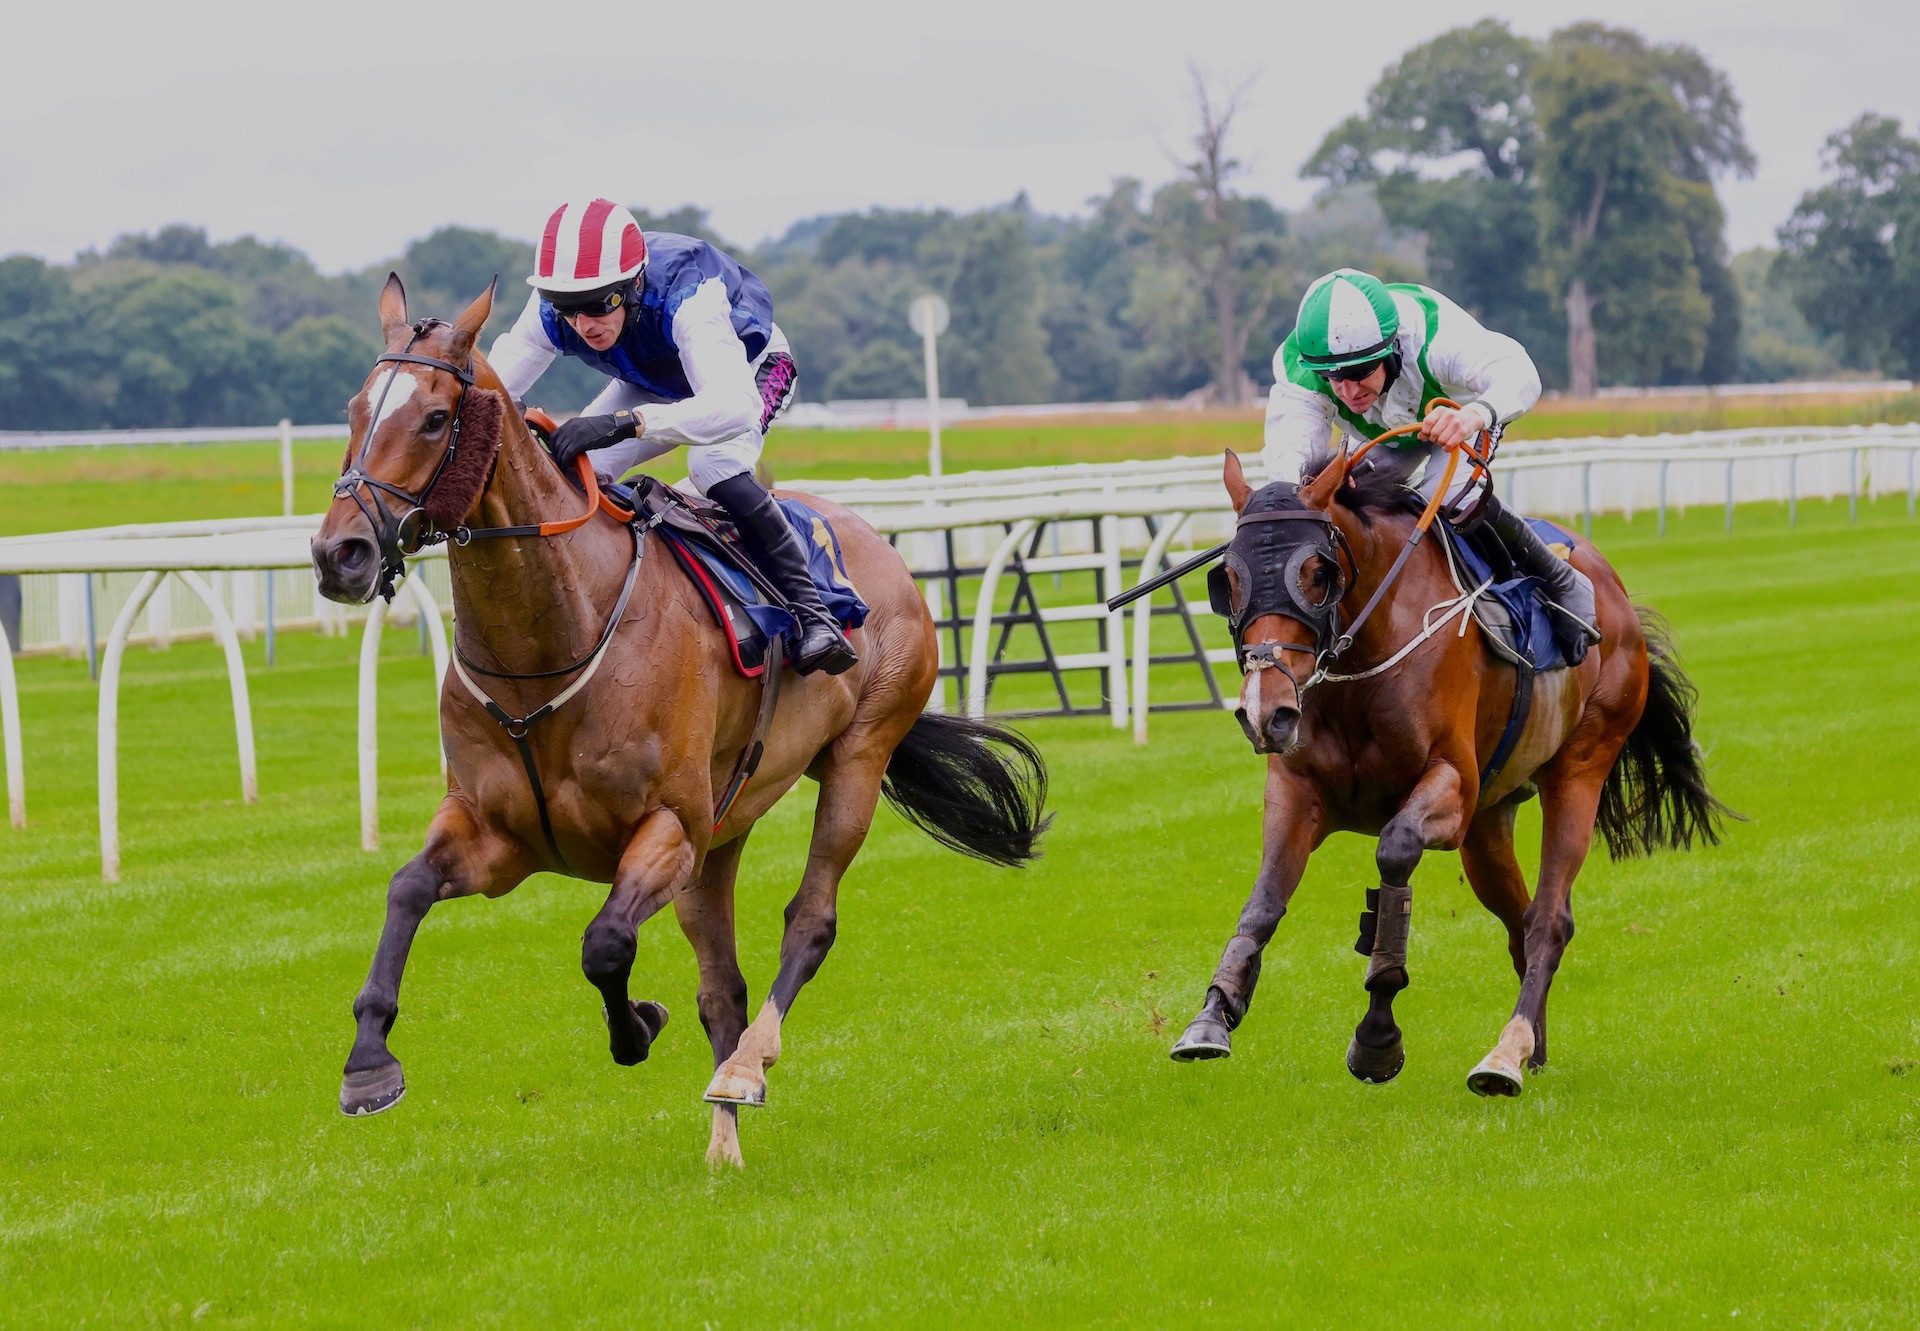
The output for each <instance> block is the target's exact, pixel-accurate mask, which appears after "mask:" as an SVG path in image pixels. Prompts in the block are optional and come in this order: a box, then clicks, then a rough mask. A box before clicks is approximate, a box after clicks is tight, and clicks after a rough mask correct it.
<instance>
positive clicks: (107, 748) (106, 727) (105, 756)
mask: <svg viewBox="0 0 1920 1331" xmlns="http://www.w3.org/2000/svg"><path fill="white" fill-rule="evenodd" d="M165 576H166V574H165V573H164V572H162V571H161V570H159V569H149V570H148V571H147V572H145V573H143V574H141V575H140V581H139V583H138V584H137V585H135V587H134V589H133V595H132V596H131V597H129V598H128V600H127V603H126V605H125V606H123V607H122V608H121V610H120V614H119V616H118V617H117V618H115V620H114V621H113V631H112V632H111V633H109V634H107V650H106V652H105V653H104V654H103V655H102V656H101V658H100V736H99V773H100V876H101V877H102V878H104V879H106V880H107V881H108V882H109V883H117V882H119V881H120V658H121V657H123V656H125V655H126V654H127V635H128V634H129V633H131V632H132V631H133V621H134V620H135V619H137V618H139V615H140V611H141V609H142V608H143V607H144V606H145V605H146V603H147V598H148V597H150V596H152V595H153V589H154V588H155V587H158V586H159V585H160V579H162V578H164V577H165Z"/></svg>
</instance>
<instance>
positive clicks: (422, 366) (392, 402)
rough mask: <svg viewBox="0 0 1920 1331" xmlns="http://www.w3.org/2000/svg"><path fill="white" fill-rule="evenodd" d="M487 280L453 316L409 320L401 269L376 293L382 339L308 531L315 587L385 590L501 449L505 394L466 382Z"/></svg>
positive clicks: (346, 596)
mask: <svg viewBox="0 0 1920 1331" xmlns="http://www.w3.org/2000/svg"><path fill="white" fill-rule="evenodd" d="M492 310H493V287H492V286H489V287H488V288H487V289H486V290H485V291H484V292H482V293H481V294H480V296H479V298H478V299H476V300H475V301H474V302H473V303H472V304H471V305H469V306H467V308H466V311H465V313H463V314H461V316H460V317H459V318H458V319H456V320H454V321H453V322H452V323H450V324H448V323H442V322H441V321H440V320H438V319H422V320H420V321H419V322H417V323H410V322H408V320H407V293H406V289H405V288H404V287H403V286H401V285H400V278H399V276H398V275H397V274H393V273H389V274H388V275H387V285H386V287H385V288H384V289H383V290H382V291H381V293H380V326H381V329H382V331H383V332H384V333H385V334H386V339H387V349H386V351H385V352H384V353H383V354H382V355H381V356H380V358H379V359H378V360H377V361H375V362H374V366H373V371H372V373H371V374H369V375H368V376H367V381H366V383H364V384H363V385H361V388H360V391H359V392H358V393H356V394H355V395H354V397H353V399H352V400H351V401H350V402H349V403H348V404H347V421H348V427H349V437H348V441H347V457H346V462H345V463H344V464H343V466H342V468H341V472H340V479H339V481H337V482H336V483H335V484H334V487H333V504H332V506H331V507H330V508H328V509H327V514H326V517H325V518H324V519H323V520H322V521H321V523H320V530H319V532H318V533H316V534H315V536H314V538H313V547H312V548H313V571H314V576H315V577H316V578H317V579H318V581H319V585H320V593H321V595H323V596H325V597H327V598H328V599H330V600H334V601H350V602H359V601H371V600H372V599H373V598H374V596H375V594H379V595H382V596H386V597H389V598H391V597H392V595H393V588H394V583H395V582H396V581H397V580H398V579H399V578H400V577H401V576H402V575H403V574H404V573H405V572H406V557H407V556H408V555H410V554H412V553H413V552H414V551H416V550H418V549H419V548H420V547H421V546H422V545H423V544H426V543H427V542H428V541H431V540H435V539H439V538H440V537H442V536H444V535H447V534H448V533H451V532H453V531H454V529H455V528H457V527H458V526H459V525H460V523H461V522H462V521H463V520H464V519H465V518H466V516H467V514H468V513H469V512H470V511H471V510H472V508H473V505H474V502H475V501H476V500H477V499H478V498H479V495H480V492H481V490H482V489H484V488H485V486H486V481H487V475H488V473H489V472H490V471H491V469H492V467H493V461H494V457H495V455H496V454H497V453H498V452H499V449H500V430H501V425H502V422H503V420H504V418H505V415H506V398H505V396H504V395H503V394H501V393H499V392H497V391H495V390H493V389H491V388H483V387H480V386H478V385H477V384H476V383H475V382H474V355H473V348H474V343H475V341H476V340H477V339H478V338H479V336H480V329H481V327H482V326H483V325H485V323H486V321H487V315H488V314H490V313H491V312H492Z"/></svg>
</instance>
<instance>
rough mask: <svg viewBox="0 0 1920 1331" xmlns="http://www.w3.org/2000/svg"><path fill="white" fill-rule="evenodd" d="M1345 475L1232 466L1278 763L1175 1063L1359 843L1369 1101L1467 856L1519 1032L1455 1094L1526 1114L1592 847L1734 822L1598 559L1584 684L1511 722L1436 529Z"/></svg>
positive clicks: (1223, 1031) (1504, 672)
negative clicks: (1254, 478) (1246, 887)
mask: <svg viewBox="0 0 1920 1331" xmlns="http://www.w3.org/2000/svg"><path fill="white" fill-rule="evenodd" d="M1409 428H1417V427H1409ZM1352 461H1353V459H1352V458H1348V457H1337V458H1335V459H1334V460H1333V461H1332V462H1330V463H1328V464H1327V465H1326V466H1325V467H1323V468H1322V469H1321V471H1320V473H1319V474H1318V475H1317V476H1314V477H1313V478H1311V479H1310V480H1307V481H1304V482H1302V483H1301V484H1300V485H1298V486H1295V485H1293V484H1290V483H1285V482H1277V483H1275V484H1271V485H1268V486H1266V487H1264V488H1262V489H1261V490H1259V491H1258V492H1254V491H1253V490H1252V488H1251V487H1250V486H1249V485H1248V484H1247V481H1246V479H1245V477H1244V475H1243V474H1242V471H1241V467H1240V460H1239V459H1238V458H1237V457H1235V456H1234V455H1233V454H1232V453H1231V452H1229V453H1228V454H1227V456H1226V464H1225V474H1224V479H1225V482H1226V487H1227V492H1228V494H1229V495H1230V496H1231V498H1232V500H1233V507H1234V511H1235V513H1236V514H1237V515H1238V523H1237V526H1236V528H1235V535H1234V538H1233V541H1232V542H1231V543H1230V544H1229V545H1228V546H1227V547H1226V548H1225V550H1226V559H1225V564H1224V567H1223V568H1222V569H1219V570H1216V571H1215V576H1216V577H1222V576H1224V578H1225V582H1226V587H1225V591H1226V593H1227V599H1228V601H1229V602H1230V604H1229V605H1228V606H1227V607H1226V608H1227V610H1228V614H1229V618H1230V622H1231V623H1232V625H1233V629H1234V646H1235V649H1236V654H1237V655H1238V657H1239V659H1240V662H1241V667H1242V670H1243V672H1244V675H1243V680H1242V686H1241V691H1240V719H1241V723H1242V725H1243V727H1244V728H1245V729H1246V732H1247V736H1248V738H1249V739H1250V740H1251V741H1252V742H1253V747H1254V749H1255V751H1257V752H1260V753H1265V754H1267V755H1269V757H1268V759H1267V783H1266V812H1265V823H1264V829H1263V830H1264V836H1263V842H1264V847H1263V851H1262V857H1261V865H1260V870H1259V874H1258V876H1257V878H1256V879H1255V881H1254V887H1253V894H1252V896H1251V897H1250V898H1249V900H1248V901H1247V905H1246V909H1245V910H1244V911H1243V912H1242V913H1241V916H1240V924H1239V928H1238V929H1237V930H1236V932H1235V933H1234V936H1233V938H1232V940H1231V941H1230V942H1228V944H1227V947H1226V951H1225V955H1224V956H1222V957H1221V960H1220V966H1219V969H1218V970H1216V971H1215V973H1214V976H1213V980H1212V983H1211V984H1210V986H1209V987H1208V989H1207V994H1206V1001H1205V1004H1204V1005H1203V1006H1202V1008H1201V1010H1200V1014H1199V1016H1197V1017H1195V1018H1194V1020H1193V1022H1192V1024H1191V1025H1189V1026H1188V1027H1187V1029H1186V1032H1185V1033H1184V1034H1183V1035H1182V1036H1181V1037H1180V1039H1179V1041H1178V1042H1176V1044H1175V1045H1174V1047H1173V1057H1174V1058H1176V1059H1179V1060H1182V1061H1185V1060H1190V1059H1200V1058H1218V1057H1223V1056H1225V1055H1226V1054H1227V1053H1229V1051H1230V1047H1231V1032H1232V1031H1233V1029H1234V1028H1235V1027H1236V1026H1238V1025H1239V1024H1240V1021H1241V1019H1242V1018H1243V1017H1244V1016H1245V1015H1246V1011H1247V1005H1248V1004H1249V1003H1250V1002H1251V1001H1252V999H1253V991H1254V985H1255V983H1256V981H1257V980H1258V979H1259V976H1260V953H1261V950H1262V949H1263V948H1265V947H1266V945H1267V942H1268V940H1269V939H1271V938H1272V936H1273V932H1274V929H1275V927H1276V926H1277V925H1278V924H1279V922H1280V918H1281V916H1283V915H1284V914H1286V910H1287V902H1288V900H1289V899H1290V898H1291V897H1292V896H1293V892H1294V889H1295V887H1297V886H1298V885H1299V882H1300V876H1301V874H1302V873H1303V872H1304V870H1305V868H1306V864H1307V857H1308V855H1309V854H1311V853H1312V851H1313V850H1314V849H1315V848H1316V847H1318V846H1319V845H1320V843H1321V842H1322V841H1324V840H1325V839H1326V838H1327V836H1328V835H1329V834H1330V833H1333V832H1341V831H1345V832H1360V833H1364V834H1366V835H1370V836H1375V837H1378V838H1379V847H1378V850H1377V853H1376V855H1375V861H1376V863H1377V865H1378V867H1379V871H1380V886H1379V888H1378V889H1377V890H1373V891H1369V892H1368V894H1367V896H1368V909H1367V910H1366V912H1365V913H1364V914H1363V915H1362V916H1361V924H1360V940H1359V942H1358V944H1357V945H1356V950H1358V951H1360V952H1361V953H1362V954H1363V955H1365V956H1367V957H1368V958H1369V961H1368V968H1367V978H1366V990H1367V994H1368V1006H1367V1012H1366V1015H1365V1016H1364V1017H1363V1018H1362V1019H1361V1021H1360V1024H1359V1027H1358V1029H1357V1030H1356V1031H1355V1032H1354V1038H1353V1042H1352V1044H1351V1045H1350V1046H1349V1048H1348V1051H1347V1067H1348V1069H1349V1070H1350V1071H1352V1073H1353V1075H1354V1076H1356V1077H1358V1078H1360V1079H1361V1080H1362V1081H1368V1082H1384V1081H1388V1080H1390V1079H1392V1078H1393V1077H1394V1076H1395V1075H1396V1074H1397V1073H1398V1072H1399V1071H1400V1068H1401V1066H1402V1064H1403V1063H1404V1061H1405V1053H1404V1048H1403V1045H1402V1042H1401V1035H1400V1030H1399V1028H1398V1027H1397V1026H1396V1025H1395V1024H1394V1019H1393V1000H1394V996H1395V995H1396V994H1398V993H1399V992H1400V991H1401V990H1402V989H1404V988H1406V987H1407V983H1408V981H1407V939H1408V931H1409V926H1410V924H1411V919H1412V909H1413V894H1412V888H1411V886H1410V883H1411V879H1412V876H1413V871H1414V867H1415V866H1416V865H1417V864H1418V863H1419V862H1420V857H1421V855H1422V854H1423V853H1424V852H1426V851H1429V850H1458V851H1459V852H1460V858H1461V860H1462V862H1463V864H1464V865H1465V867H1466V874H1467V881H1468V882H1469V883H1471V884H1472V887H1473V892H1474V895H1475V896H1477V897H1478V898H1479V899H1480V901H1481V903H1482V904H1483V905H1485V906H1486V907H1487V909H1488V910H1490V911H1492V912H1493V913H1494V915H1495V916H1497V917H1498V918H1499V920H1500V922H1501V923H1502V924H1504V925H1505V926H1506V928H1507V949H1508V952H1509V953H1510V954H1511V956H1512V958H1513V967H1514V970H1515V971H1516V972H1518V973H1519V976H1520V996H1519V1000H1518V1002H1517V1003H1516V1004H1515V1006H1514V1012H1513V1017H1512V1019H1511V1020H1510V1021H1509V1022H1508V1023H1507V1025H1506V1028H1505V1029H1504V1030H1503V1031H1502V1032H1501V1034H1500V1038H1499V1041H1498V1042H1497V1043H1496V1044H1495V1046H1494V1048H1493V1050H1492V1052H1490V1053H1489V1054H1488V1055H1487V1056H1486V1058H1485V1059H1483V1060H1482V1061H1481V1062H1480V1064H1479V1065H1478V1066H1477V1067H1475V1068H1474V1069H1473V1071H1472V1072H1471V1073H1470V1074H1469V1076H1468V1079H1467V1081H1468V1085H1469V1086H1470V1087H1471V1088H1472V1089H1473V1090H1474V1091H1476V1092H1477V1093H1479V1094H1481V1095H1517V1094H1519V1093H1520V1090H1521V1087H1522V1080H1521V1077H1522V1069H1523V1067H1526V1066H1531V1067H1534V1068H1538V1067H1540V1066H1541V1065H1542V1064H1544V1063H1545V1062H1546V1059H1547V989H1548V986H1549V985H1550V984H1551V983H1552V981H1553V974H1554V971H1555V969H1556V968H1557V967H1558V966H1559V965H1560V959H1561V956H1562V955H1563V954H1564V953H1565V951H1566V947H1567V943H1568V941H1569V940H1570V939H1571V938H1572V937H1573V910H1572V906H1571V901H1570V898H1571V893H1572V888H1573V880H1574V876H1575V875H1576V874H1578V873H1579V871H1580V866H1581V864H1582V863H1583V862H1584V860H1585V859H1586V855H1587V849H1588V846H1589V845H1590V844H1591V841H1592V838H1593V833H1594V831H1595V829H1596V826H1597V828H1598V830H1599V831H1600V833H1601V834H1602V835H1603V836H1604V837H1605V838H1606V841H1607V845H1608V848H1609V849H1610V850H1611V851H1612V853H1613V854H1614V856H1615V857H1616V858H1618V857H1620V856H1623V855H1633V854H1640V853H1645V852H1649V851H1652V850H1654V849H1655V848H1657V847H1660V846H1671V847H1675V848H1681V847H1686V846H1689V845H1691V844H1692V843H1693V842H1694V841H1696V840H1702V841H1706V842H1714V841H1717V840H1718V837H1719V831H1718V823H1719V820H1720V818H1721V817H1722V816H1723V815H1725V814H1727V813H1728V811H1727V810H1726V809H1725V808H1724V807H1723V806H1722V805H1721V804H1720V803H1719V802H1718V801H1717V800H1715V799H1714V797H1713V796H1712V794H1711V793H1709V791H1708V789H1707V784H1706V778H1705V773H1704V771H1703V769H1702V765H1701V755H1700V751H1699V749H1698V748H1697V747H1696V745H1695V744H1694V741H1693V736H1692V728H1693V718H1692V709H1693V703H1694V696H1695V695H1694V690H1693V687H1692V685H1691V684H1690V683H1689V682H1688V680H1687V678H1686V676H1685V675H1684V674H1682V673H1681V670H1680V667H1679V664H1678V663H1677V662H1676V660H1675V659H1674V656H1673V651H1672V648H1671V646H1670V644H1669V643H1668V641H1667V639H1666V636H1665V634H1664V631H1663V630H1662V628H1661V627H1660V625H1659V624H1658V622H1657V621H1656V620H1655V619H1653V618H1652V617H1651V616H1649V615H1648V614H1646V613H1645V612H1641V611H1638V610H1636V608H1635V607H1634V605H1633V604H1632V602H1630V601H1629V600H1628V598H1627V592H1626V589H1625V587H1623V586H1622V585H1621V582H1620V579H1619V576H1618V575H1617V574H1616V573H1615V572H1614V571H1613V568H1612V566H1611V565H1609V564H1608V563H1607V561H1606V560H1605V559H1604V558H1602V557H1601V555H1600V553H1599V552H1598V551H1597V550H1595V549H1594V548H1593V546H1592V545H1591V544H1588V543H1582V544H1581V546H1580V548H1579V549H1578V550H1576V551H1575V552H1574V553H1573V555H1572V558H1573V561H1574V564H1575V566H1576V567H1577V568H1579V569H1580V571H1581V572H1583V573H1585V574H1586V575H1587V576H1588V577H1589V578H1591V579H1592V581H1593V586H1594V589H1595V594H1596V597H1597V606H1598V611H1599V614H1598V621H1599V627H1600V630H1601V638H1600V642H1599V644H1598V646H1597V647H1595V648H1594V649H1593V650H1592V651H1591V652H1589V653H1587V654H1586V656H1585V659H1584V660H1582V661H1581V662H1580V663H1579V664H1577V665H1574V666H1570V667H1567V668H1564V669H1559V670H1551V671H1543V672H1542V673H1540V674H1538V675H1536V676H1534V677H1533V679H1532V685H1531V694H1530V698H1529V700H1528V701H1530V708H1531V710H1530V711H1527V712H1521V711H1519V709H1518V708H1517V707H1516V701H1517V700H1516V696H1515V695H1516V681H1517V680H1518V679H1519V678H1520V672H1519V671H1517V670H1516V669H1515V668H1512V667H1509V666H1508V665H1507V664H1505V663H1504V662H1503V661H1501V660H1499V659H1498V658H1496V657H1495V656H1494V655H1492V653H1491V652H1490V651H1489V649H1488V647H1487V645H1486V644H1485V643H1484V642H1483V641H1482V636H1481V634H1480V632H1478V631H1475V630H1465V629H1464V628H1463V626H1461V625H1459V624H1457V623H1456V622H1455V616H1456V615H1462V616H1463V615H1465V614H1466V613H1468V605H1469V603H1470V601H1471V595H1470V593H1468V592H1465V591H1463V590H1462V589H1461V588H1460V587H1457V586H1456V585H1455V583H1454V581H1453V579H1452V578H1451V576H1450V574H1449V564H1448V558H1449V556H1448V553H1447V551H1446V550H1445V549H1443V548H1442V541H1441V540H1437V539H1436V540H1431V541H1427V542H1425V543H1424V544H1422V543H1421V542H1420V537H1421V536H1422V535H1423V534H1425V532H1426V530H1427V524H1428V523H1430V522H1431V521H1432V520H1433V516H1434V508H1433V506H1432V505H1428V506H1427V507H1426V508H1425V510H1424V511H1423V510H1422V501H1421V497H1420V495H1419V494H1418V493H1417V492H1415V491H1413V490H1410V489H1407V488H1406V487H1405V486H1403V485H1402V484H1400V483H1399V481H1398V480H1397V479H1394V478H1392V477H1390V476H1387V475H1385V474H1380V475H1377V476H1374V477H1368V478H1358V477H1356V478H1354V479H1352V480H1350V479H1349V476H1350V472H1349V467H1350V465H1351V463H1352ZM1450 476H1451V473H1449V477H1450ZM1445 489H1446V486H1445V485H1444V484H1443V485H1442V486H1441V490H1442V491H1444V490H1445ZM1516 717H1524V723H1523V725H1522V726H1521V727H1516V728H1514V730H1513V732H1512V733H1514V734H1517V736H1518V738H1517V741H1516V740H1515V739H1513V738H1512V737H1511V735H1510V732H1509V724H1508V723H1509V720H1510V719H1513V718H1516ZM1503 738H1504V739H1505V743H1503ZM1503 758H1504V761H1502V759H1503ZM1536 793H1537V794H1538V795H1539V797H1540V804H1541V815H1542V818H1543V821H1544V831H1543V836H1542V847H1541V855H1540V877H1539V882H1538V885H1537V887H1536V889H1535V891H1534V892H1533V893H1532V894H1531V895H1530V894H1529V893H1528V890H1527V881H1526V878H1525V876H1524V875H1523V874H1522V873H1521V871H1520V866H1519V864H1518V863H1517V862H1516V860H1515V858H1514V848H1513V826H1514V814H1515V811H1516V809H1517V808H1518V806H1519V805H1521V804H1522V803H1524V802H1526V801H1527V800H1528V799H1530V798H1532V797H1533V796H1534V795H1535V794H1536Z"/></svg>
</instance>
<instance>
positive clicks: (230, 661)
mask: <svg viewBox="0 0 1920 1331" xmlns="http://www.w3.org/2000/svg"><path fill="white" fill-rule="evenodd" d="M177 576H178V577H179V579H180V581H182V582H184V583H186V584H187V590H189V591H191V592H192V593H193V594H194V595H195V596H197V597H199V598H200V603H201V604H202V605H204V606H206V607H207V613H208V614H210V615H212V616H213V635H214V636H215V637H216V638H218V639H219V640H220V646H221V647H222V648H223V649H224V650H225V652H226V654H227V685H228V687H229V689H230V690H231V691H232V693H233V733H234V739H235V740H236V742H237V743H238V744H239V746H240V798H241V800H242V801H244V802H245V803H247V804H253V803H255V802H256V801H258V800H259V798H260V775H259V771H258V769H257V768H256V767H255V765H254V760H253V757H254V754H253V706H252V704H251V702H250V701H249V700H248V698H247V666H246V662H245V661H244V660H242V659H241V656H240V635H239V634H238V633H236V632H235V631H234V627H233V619H232V618H231V617H230V616H229V615H228V614H227V608H226V606H224V605H222V604H221V603H220V598H219V597H218V596H216V595H215V594H214V591H213V588H211V587H209V586H208V585H207V583H206V580H205V579H204V578H202V577H201V576H200V575H199V574H198V573H195V572H193V571H192V570H191V569H181V570H179V571H178V574H177Z"/></svg>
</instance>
